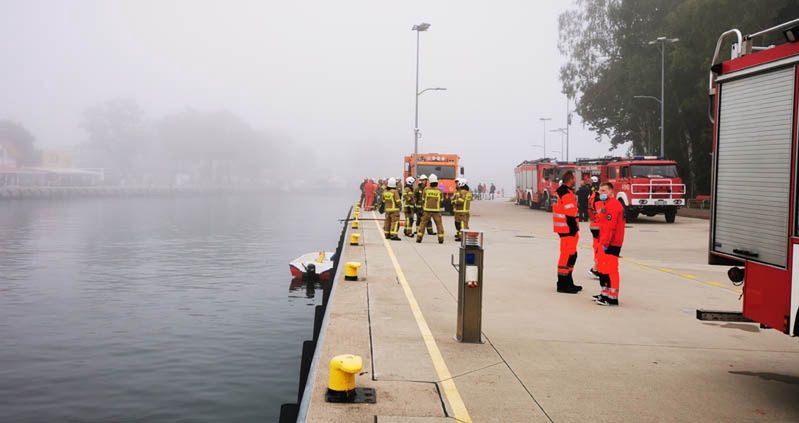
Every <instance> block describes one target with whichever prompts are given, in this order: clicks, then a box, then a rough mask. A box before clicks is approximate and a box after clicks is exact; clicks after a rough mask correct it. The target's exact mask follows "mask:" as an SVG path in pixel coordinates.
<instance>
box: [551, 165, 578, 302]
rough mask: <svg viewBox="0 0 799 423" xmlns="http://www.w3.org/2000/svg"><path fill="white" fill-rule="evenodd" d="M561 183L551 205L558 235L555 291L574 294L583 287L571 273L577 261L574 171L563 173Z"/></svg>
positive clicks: (554, 228) (553, 222)
mask: <svg viewBox="0 0 799 423" xmlns="http://www.w3.org/2000/svg"><path fill="white" fill-rule="evenodd" d="M561 180H562V184H561V185H560V186H559V187H558V189H557V191H555V195H554V198H553V200H554V204H553V206H552V225H553V230H554V231H555V233H557V234H558V236H559V237H560V257H558V283H557V291H558V292H562V293H566V294H576V293H578V292H580V290H582V289H583V287H582V286H579V285H575V284H574V278H573V277H572V273H573V272H574V264H575V263H576V262H577V241H578V240H579V235H578V233H579V232H580V226H579V224H578V223H577V198H576V197H575V195H574V191H573V189H574V173H573V172H572V171H568V172H566V173H564V174H563V176H562V178H561Z"/></svg>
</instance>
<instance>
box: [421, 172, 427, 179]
mask: <svg viewBox="0 0 799 423" xmlns="http://www.w3.org/2000/svg"><path fill="white" fill-rule="evenodd" d="M419 180H420V181H426V180H427V175H425V174H424V173H423V174H421V175H419Z"/></svg>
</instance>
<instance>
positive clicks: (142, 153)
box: [77, 99, 300, 185]
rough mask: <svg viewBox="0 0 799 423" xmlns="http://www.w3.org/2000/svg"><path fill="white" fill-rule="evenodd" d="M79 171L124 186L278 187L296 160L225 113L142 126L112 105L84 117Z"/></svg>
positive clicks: (136, 111)
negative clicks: (98, 171) (92, 171)
mask: <svg viewBox="0 0 799 423" xmlns="http://www.w3.org/2000/svg"><path fill="white" fill-rule="evenodd" d="M82 127H83V128H84V129H85V130H86V132H87V135H88V141H87V142H86V143H84V144H82V145H80V146H79V147H78V153H77V154H78V156H79V158H80V160H79V162H80V164H81V165H82V166H84V167H101V168H104V169H106V173H107V174H109V175H111V176H110V177H111V178H114V179H117V180H118V182H119V183H128V184H154V183H158V184H174V183H179V184H193V185H195V184H202V185H225V184H260V185H264V184H265V185H279V184H280V183H282V181H283V178H282V177H281V172H284V171H285V170H286V169H290V168H291V163H293V162H296V161H297V160H299V158H298V157H297V156H298V155H299V154H300V153H298V152H295V151H294V150H293V149H292V150H288V149H286V148H285V147H284V146H281V145H279V144H278V143H277V142H275V140H272V139H271V137H270V136H269V135H268V134H266V133H265V132H263V131H259V130H256V129H254V128H252V127H251V126H250V125H249V124H248V123H247V122H245V121H244V120H242V119H241V118H239V117H238V116H236V115H234V114H233V113H230V112H228V111H212V112H207V111H197V110H192V109H189V110H185V111H183V112H179V113H174V114H169V115H166V116H163V117H159V118H154V119H153V118H147V117H146V116H145V114H144V112H143V111H142V108H141V107H140V106H139V105H138V104H137V103H136V102H135V101H133V100H130V99H115V100H109V101H106V102H103V103H100V104H97V105H95V106H92V107H90V108H88V109H86V111H85V112H84V114H83V123H82Z"/></svg>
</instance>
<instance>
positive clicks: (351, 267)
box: [344, 261, 361, 281]
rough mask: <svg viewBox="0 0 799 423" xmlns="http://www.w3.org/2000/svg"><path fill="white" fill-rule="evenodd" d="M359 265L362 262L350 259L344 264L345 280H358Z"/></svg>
mask: <svg viewBox="0 0 799 423" xmlns="http://www.w3.org/2000/svg"><path fill="white" fill-rule="evenodd" d="M359 267H361V263H359V262H357V261H348V262H347V264H345V265H344V280H345V281H357V280H358V268H359Z"/></svg>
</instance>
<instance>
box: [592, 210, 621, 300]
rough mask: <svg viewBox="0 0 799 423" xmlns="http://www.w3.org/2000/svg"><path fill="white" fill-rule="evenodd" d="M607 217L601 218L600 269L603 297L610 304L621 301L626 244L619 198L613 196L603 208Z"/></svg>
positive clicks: (603, 212)
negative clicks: (621, 264)
mask: <svg viewBox="0 0 799 423" xmlns="http://www.w3.org/2000/svg"><path fill="white" fill-rule="evenodd" d="M602 214H604V216H605V218H604V219H600V223H599V225H600V229H599V234H600V236H599V244H600V252H599V260H598V264H599V269H597V270H598V271H599V273H600V276H599V278H600V282H604V283H602V285H603V289H602V297H604V298H605V299H606V301H607V302H609V303H610V304H618V303H619V285H620V282H621V281H620V280H619V255H620V254H621V247H622V244H624V224H625V221H624V207H623V206H622V205H621V203H620V202H619V200H617V199H615V198H613V197H611V198H608V199H607V201H605V207H604V208H603V209H602Z"/></svg>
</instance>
